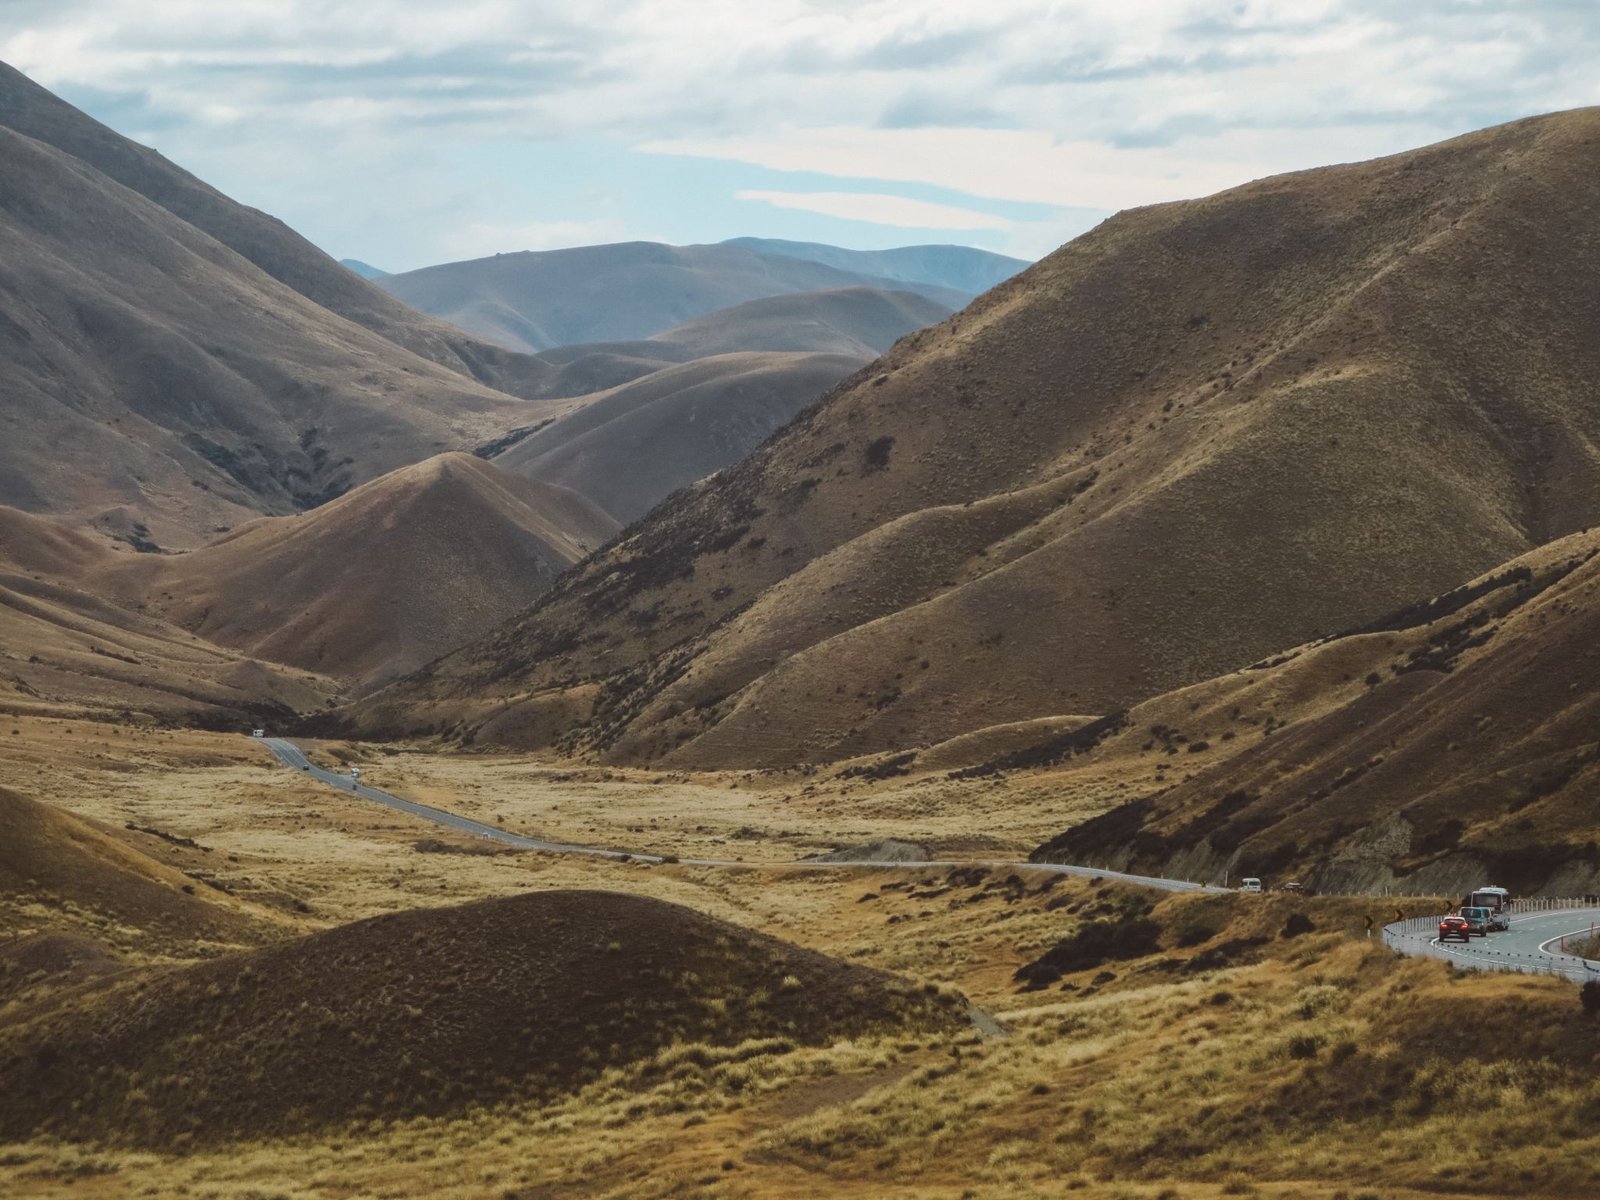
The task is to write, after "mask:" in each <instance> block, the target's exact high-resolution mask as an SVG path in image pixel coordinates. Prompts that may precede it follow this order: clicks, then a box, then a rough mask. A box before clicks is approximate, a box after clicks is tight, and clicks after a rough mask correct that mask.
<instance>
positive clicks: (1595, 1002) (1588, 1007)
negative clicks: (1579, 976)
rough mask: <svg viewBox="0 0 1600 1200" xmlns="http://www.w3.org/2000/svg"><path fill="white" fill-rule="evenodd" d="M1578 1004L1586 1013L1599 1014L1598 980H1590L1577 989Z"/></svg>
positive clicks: (1599, 983) (1599, 990)
mask: <svg viewBox="0 0 1600 1200" xmlns="http://www.w3.org/2000/svg"><path fill="white" fill-rule="evenodd" d="M1578 1002H1579V1003H1580V1004H1582V1005H1583V1011H1584V1012H1586V1013H1590V1014H1591V1015H1592V1014H1594V1013H1597V1012H1600V979H1591V980H1589V981H1587V982H1586V983H1585V984H1584V985H1583V986H1582V987H1581V988H1579V989H1578Z"/></svg>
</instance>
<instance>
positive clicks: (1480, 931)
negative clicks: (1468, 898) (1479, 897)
mask: <svg viewBox="0 0 1600 1200" xmlns="http://www.w3.org/2000/svg"><path fill="white" fill-rule="evenodd" d="M1461 919H1462V920H1463V921H1465V922H1466V923H1467V929H1468V931H1469V932H1470V933H1471V934H1472V936H1473V937H1488V936H1489V929H1490V924H1489V923H1490V920H1491V919H1492V918H1491V914H1490V912H1489V910H1488V909H1487V908H1479V907H1477V906H1475V905H1474V906H1468V907H1467V908H1463V909H1462V910H1461Z"/></svg>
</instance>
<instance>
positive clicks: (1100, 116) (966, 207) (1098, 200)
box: [0, 0, 1600, 271]
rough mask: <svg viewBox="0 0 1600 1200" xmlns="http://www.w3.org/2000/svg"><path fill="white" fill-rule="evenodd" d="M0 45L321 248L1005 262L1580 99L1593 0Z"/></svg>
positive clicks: (65, 7)
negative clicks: (758, 253) (883, 252)
mask: <svg viewBox="0 0 1600 1200" xmlns="http://www.w3.org/2000/svg"><path fill="white" fill-rule="evenodd" d="M0 58H3V59H4V60H5V61H6V62H9V63H10V64H12V65H13V66H15V67H17V68H18V69H20V70H22V71H24V72H26V73H27V74H28V75H30V76H31V77H32V78H33V79H35V80H36V81H38V82H39V83H41V84H43V85H45V86H46V87H48V88H50V89H51V90H52V91H55V92H56V93H57V94H59V95H61V96H63V97H64V98H65V99H67V100H69V101H71V102H72V103H73V104H76V105H77V106H78V107H80V108H82V109H84V110H85V111H86V112H88V113H89V114H90V115H92V116H94V117H96V118H98V119H99V120H101V121H103V122H105V123H106V124H107V125H110V126H111V127H112V128H113V129H116V130H117V131H118V132H120V133H123V134H126V135H127V136H129V137H132V138H134V139H135V140H137V141H140V142H143V143H145V144H147V145H151V146H154V147H155V148H156V149H158V150H160V151H161V152H162V153H163V154H165V155H166V156H167V157H168V158H170V159H172V160H174V161H175V162H177V163H179V164H180V165H182V166H184V167H186V168H187V169H189V170H190V171H192V172H194V173H195V174H196V175H198V176H200V177H201V178H202V179H204V180H206V181H207V182H208V183H211V184H213V185H214V186H216V187H219V188H221V189H222V190H223V191H225V192H227V193H228V194H229V195H231V196H233V197H235V198H236V199H239V200H242V201H244V202H245V203H248V204H252V205H254V206H256V207H258V208H261V209H264V210H266V211H267V212H270V213H272V214H274V215H275V216H278V217H281V218H282V219H283V220H285V221H287V222H288V223H289V224H290V225H291V226H293V227H294V228H295V229H297V230H298V231H299V232H301V233H302V234H304V235H305V236H307V237H308V238H310V239H311V240H312V241H313V242H315V243H317V244H318V245H320V246H321V247H323V248H324V249H325V250H327V251H328V252H329V253H331V254H333V255H334V256H335V257H341V258H344V257H350V258H358V259H362V260H364V261H367V262H370V263H373V264H375V265H377V266H379V267H381V268H384V269H387V270H391V271H401V270H410V269H414V268H416V267H421V266H425V265H428V264H431V263H437V262H446V261H453V260H457V259H463V258H476V257H480V256H484V255H488V254H494V253H497V252H503V251H513V250H543V249H553V248H556V247H560V246H571V245H584V244H592V243H596V242H613V241H626V240H633V239H644V240H651V241H664V242H671V243H676V244H686V243H693V242H711V241H720V240H722V239H724V238H728V237H736V236H744V235H749V236H758V237H780V238H793V239H798V240H804V241H821V242H830V243H833V244H835V245H841V246H848V247H852V248H856V249H880V248H884V247H888V246H897V245H908V244H915V243H925V242H954V243H959V244H963V245H971V246H979V247H983V248H985V249H990V250H995V251H999V252H1002V253H1007V254H1013V255H1016V256H1019V257H1022V258H1029V259H1032V258H1037V257H1040V256H1042V255H1044V254H1046V253H1048V252H1049V251H1051V250H1053V249H1054V248H1055V247H1057V246H1058V245H1060V244H1061V243H1063V242H1065V241H1068V240H1070V239H1071V238H1072V237H1074V236H1076V235H1077V234H1079V233H1081V232H1083V231H1084V230H1086V229H1089V228H1091V227H1092V226H1093V225H1095V224H1097V223H1098V222H1099V221H1101V220H1103V219H1104V218H1105V217H1106V216H1108V215H1110V214H1111V213H1112V212H1115V211H1116V210H1118V209H1121V208H1126V207H1131V206H1134V205H1141V204H1153V203H1160V202H1164V201H1169V200H1176V199H1182V198H1187V197H1191V196H1199V195H1205V194H1208V193H1210V192H1214V191H1217V190H1220V189H1222V188H1226V187H1230V186H1233V185H1235V184H1239V183H1244V182H1246V181H1248V180H1250V179H1255V178H1259V177H1261V176H1263V175H1269V174H1275V173H1278V172H1281V171H1288V170H1298V169H1302V168H1307V167H1313V166H1320V165H1324V164H1327V163H1332V162H1345V161H1351V160H1354V159H1362V158H1370V157H1374V156H1376V155H1381V154H1388V153H1394V152H1397V151H1400V150H1405V149H1408V148H1411V147H1414V146H1419V145H1423V144H1426V143H1428V142H1432V141H1437V140H1440V139H1442V138H1445V137H1450V136H1454V135H1456V134H1459V133H1465V132H1468V131H1470V130H1473V129H1477V128H1482V127H1483V126H1486V125H1492V124H1497V123H1499V122H1501V121H1506V120H1511V119H1514V118H1516V117H1521V116H1530V115H1533V114H1536V113H1540V112H1548V111H1552V110H1556V109H1562V108H1572V107H1576V106H1579V105H1585V104H1596V103H1600V71H1597V70H1596V69H1595V64H1596V63H1597V62H1600V3H1595V2H1594V0H1505V2H1500V3H1491V2H1489V0H1342V2H1333V0H1242V2H1240V0H1230V2H1224V0H1076V2H1071V0H1055V2H1036V0H981V2H979V0H892V2H889V3H880V2H878V0H857V2H848V0H743V2H732V0H694V2H684V0H585V2H584V3H581V4H580V3H572V2H568V3H550V2H547V0H449V2H441V0H229V2H228V3H226V4H221V3H217V2H216V0H0Z"/></svg>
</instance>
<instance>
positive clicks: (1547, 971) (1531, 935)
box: [1383, 901, 1600, 983]
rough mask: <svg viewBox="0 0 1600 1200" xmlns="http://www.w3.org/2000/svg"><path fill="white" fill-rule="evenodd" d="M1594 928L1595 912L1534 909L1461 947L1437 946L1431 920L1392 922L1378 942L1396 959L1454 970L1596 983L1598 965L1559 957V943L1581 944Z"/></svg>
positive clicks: (1599, 921)
mask: <svg viewBox="0 0 1600 1200" xmlns="http://www.w3.org/2000/svg"><path fill="white" fill-rule="evenodd" d="M1520 903H1522V904H1525V905H1526V904H1540V903H1544V902H1540V901H1522V902H1520ZM1549 903H1552V904H1553V903H1555V902H1549ZM1596 927H1600V908H1582V907H1577V906H1567V907H1551V908H1534V909H1532V910H1531V911H1529V910H1525V911H1521V912H1516V913H1514V914H1513V915H1512V917H1511V928H1510V929H1509V930H1505V931H1503V932H1500V933H1491V934H1487V935H1486V936H1484V937H1478V938H1473V939H1472V940H1471V941H1467V942H1441V941H1440V940H1439V918H1438V917H1437V916H1429V917H1413V918H1411V919H1410V920H1406V921H1397V922H1396V923H1394V924H1393V925H1389V926H1387V927H1386V928H1385V929H1384V931H1383V940H1384V942H1385V943H1386V944H1387V945H1388V946H1389V947H1390V948H1392V949H1394V950H1398V951H1399V952H1400V953H1402V954H1419V955H1426V956H1428V957H1430V958H1442V959H1445V960H1446V961H1448V962H1452V963H1454V964H1455V965H1456V966H1458V967H1470V968H1473V969H1476V970H1481V971H1526V972H1533V973H1537V974H1541V975H1564V976H1566V977H1567V978H1568V979H1574V980H1577V981H1578V982H1580V983H1581V982H1584V981H1585V980H1589V979H1600V962H1591V961H1589V960H1588V959H1585V958H1579V957H1578V956H1577V955H1575V954H1566V953H1563V951H1562V948H1561V939H1562V938H1563V937H1564V936H1565V937H1572V936H1574V935H1577V936H1579V937H1584V938H1587V937H1588V936H1589V932H1590V930H1591V929H1594V928H1596Z"/></svg>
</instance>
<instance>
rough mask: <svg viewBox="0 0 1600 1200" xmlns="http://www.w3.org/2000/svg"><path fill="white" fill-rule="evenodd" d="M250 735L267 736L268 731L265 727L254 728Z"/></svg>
mask: <svg viewBox="0 0 1600 1200" xmlns="http://www.w3.org/2000/svg"><path fill="white" fill-rule="evenodd" d="M250 736H251V737H266V736H267V731H266V730H265V729H252V730H251V731H250Z"/></svg>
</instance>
